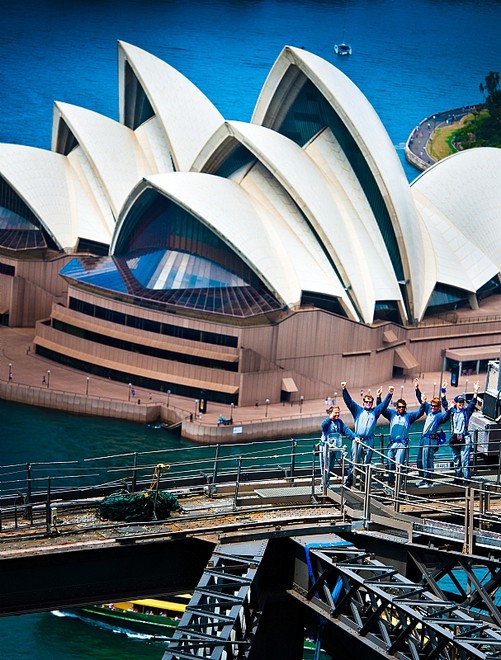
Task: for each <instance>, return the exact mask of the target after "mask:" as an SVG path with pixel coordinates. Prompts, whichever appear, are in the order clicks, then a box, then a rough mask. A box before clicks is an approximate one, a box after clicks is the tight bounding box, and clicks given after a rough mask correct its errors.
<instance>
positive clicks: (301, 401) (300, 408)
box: [299, 395, 304, 414]
mask: <svg viewBox="0 0 501 660" xmlns="http://www.w3.org/2000/svg"><path fill="white" fill-rule="evenodd" d="M303 402H304V396H303V395H301V396H300V397H299V414H301V413H302V412H303Z"/></svg>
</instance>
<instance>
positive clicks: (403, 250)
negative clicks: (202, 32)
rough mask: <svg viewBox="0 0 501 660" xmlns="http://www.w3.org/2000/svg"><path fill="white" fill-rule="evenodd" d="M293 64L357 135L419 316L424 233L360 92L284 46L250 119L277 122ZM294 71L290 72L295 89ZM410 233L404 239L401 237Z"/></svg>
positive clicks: (430, 276) (428, 280) (427, 281)
mask: <svg viewBox="0 0 501 660" xmlns="http://www.w3.org/2000/svg"><path fill="white" fill-rule="evenodd" d="M291 67H296V68H297V69H299V70H300V71H301V72H302V74H303V75H304V76H305V77H306V78H308V79H309V80H311V81H312V83H313V84H314V85H315V87H316V88H317V89H318V90H319V91H320V93H321V94H322V96H323V97H324V98H325V99H326V101H327V102H328V103H329V104H330V105H331V107H332V108H333V109H334V111H335V112H336V113H337V115H338V116H339V118H340V119H341V121H342V122H343V124H344V126H345V127H346V129H347V130H348V132H349V133H350V134H351V136H352V137H353V139H354V140H355V141H356V143H357V145H358V147H359V149H360V150H361V152H362V153H363V155H364V158H365V159H366V162H367V164H368V166H369V168H370V170H371V172H372V175H373V177H374V179H375V181H376V182H377V185H378V187H379V189H380V191H381V194H382V196H383V198H384V199H385V201H386V206H387V209H388V213H389V216H390V219H391V222H392V225H393V228H394V232H395V237H396V240H397V244H398V249H399V252H400V256H401V261H402V266H403V269H404V274H405V277H406V280H407V283H408V284H409V289H408V291H409V294H410V301H411V305H412V308H413V309H412V310H411V312H412V314H413V316H414V317H416V318H418V317H419V315H421V314H422V313H423V312H424V310H425V308H426V304H427V301H428V298H429V295H430V294H431V291H432V288H433V284H432V283H433V282H434V281H435V277H434V275H435V274H434V272H433V268H434V265H433V263H432V262H431V263H428V268H429V269H430V270H431V272H430V273H426V274H425V275H424V276H423V273H422V270H421V265H422V264H423V262H424V261H425V260H426V247H425V239H426V237H425V236H423V234H422V232H421V228H420V225H419V222H418V215H417V211H416V208H415V205H414V203H413V199H412V196H411V195H410V192H409V186H408V183H407V180H406V177H405V173H404V171H403V168H402V166H401V164H400V161H399V159H398V156H397V154H396V151H395V148H394V146H393V144H392V142H391V140H390V138H389V136H388V133H387V132H386V130H385V128H384V126H383V124H382V122H381V120H380V119H379V116H378V115H377V113H376V111H375V110H374V108H373V107H372V105H371V104H370V103H369V101H368V100H367V98H366V97H365V96H364V94H363V93H362V92H361V91H360V90H359V89H358V88H357V87H356V85H354V83H352V82H351V81H350V80H349V78H347V76H345V75H344V74H343V73H342V72H341V71H339V69H337V68H336V67H335V66H334V65H332V64H331V63H330V62H327V61H326V60H324V59H322V58H320V57H318V56H317V55H314V54H313V53H310V52H308V51H306V50H304V49H302V48H294V47H292V46H285V48H284V49H283V50H282V52H281V53H280V55H279V57H278V58H277V60H276V62H275V64H274V65H273V67H272V69H271V71H270V73H269V75H268V77H267V79H266V81H265V83H264V85H263V88H262V90H261V93H260V96H259V98H258V101H257V103H256V107H255V110H254V113H253V116H252V122H254V123H258V124H262V125H266V126H269V127H271V128H275V130H276V127H275V122H276V121H277V120H278V119H279V115H278V109H277V108H278V106H280V105H281V104H282V102H283V99H284V96H285V94H286V90H284V89H283V87H281V83H282V81H283V80H285V79H286V75H287V74H288V73H289V70H290V68H291ZM298 84H299V83H298V77H297V76H294V75H290V86H291V88H292V90H293V93H295V92H296V90H297V89H298V87H297V86H298ZM404 236H406V237H408V240H406V239H404Z"/></svg>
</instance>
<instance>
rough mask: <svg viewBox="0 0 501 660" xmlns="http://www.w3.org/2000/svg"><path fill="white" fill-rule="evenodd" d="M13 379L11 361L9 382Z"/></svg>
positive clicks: (10, 363) (10, 364)
mask: <svg viewBox="0 0 501 660" xmlns="http://www.w3.org/2000/svg"><path fill="white" fill-rule="evenodd" d="M11 380H12V362H9V383H10V381H11Z"/></svg>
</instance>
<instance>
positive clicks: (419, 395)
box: [414, 378, 423, 403]
mask: <svg viewBox="0 0 501 660" xmlns="http://www.w3.org/2000/svg"><path fill="white" fill-rule="evenodd" d="M414 388H415V392H416V399H417V400H418V402H419V403H422V402H423V397H422V394H421V390H420V389H419V380H418V379H417V378H414Z"/></svg>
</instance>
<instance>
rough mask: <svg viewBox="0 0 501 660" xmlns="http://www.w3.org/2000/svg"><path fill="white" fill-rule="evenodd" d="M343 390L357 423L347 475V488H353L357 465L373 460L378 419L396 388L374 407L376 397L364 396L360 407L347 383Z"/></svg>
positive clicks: (342, 385) (389, 391)
mask: <svg viewBox="0 0 501 660" xmlns="http://www.w3.org/2000/svg"><path fill="white" fill-rule="evenodd" d="M341 388H342V390H343V400H344V402H345V403H346V405H347V406H348V410H349V411H350V412H351V414H352V415H353V420H354V422H355V428H354V432H355V436H356V437H355V438H354V439H353V442H352V443H351V461H350V466H349V468H348V472H347V474H346V480H345V482H344V483H345V486H348V488H351V486H352V485H353V468H354V466H355V465H356V464H361V463H363V464H364V465H368V464H369V463H370V462H371V460H372V452H373V449H374V432H375V430H376V422H377V420H378V417H379V416H380V415H381V414H382V412H383V411H384V410H386V408H388V406H389V404H390V401H391V397H392V396H393V392H394V390H395V388H394V387H393V385H390V387H389V388H388V394H387V395H386V396H385V398H384V400H383V401H382V402H381V403H380V404H379V405H377V406H375V407H374V397H373V396H372V395H371V394H364V397H363V400H362V401H363V406H361V405H359V404H358V403H356V402H355V401H353V399H352V398H351V396H350V393H349V392H348V390H347V388H346V382H344V381H343V382H342V383H341Z"/></svg>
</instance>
